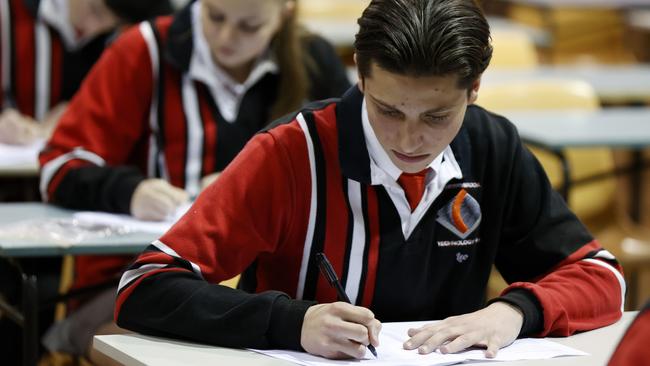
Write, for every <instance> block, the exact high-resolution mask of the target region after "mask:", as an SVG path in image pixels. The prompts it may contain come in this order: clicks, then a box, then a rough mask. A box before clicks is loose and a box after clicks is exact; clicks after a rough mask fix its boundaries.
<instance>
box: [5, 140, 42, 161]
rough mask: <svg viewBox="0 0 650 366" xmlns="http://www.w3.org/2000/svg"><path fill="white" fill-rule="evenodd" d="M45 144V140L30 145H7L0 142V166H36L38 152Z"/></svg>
mask: <svg viewBox="0 0 650 366" xmlns="http://www.w3.org/2000/svg"><path fill="white" fill-rule="evenodd" d="M43 146H45V140H38V141H36V142H34V143H32V144H30V145H8V144H3V143H0V167H13V166H19V165H34V166H36V167H37V166H38V154H39V153H40V151H41V150H42V149H43Z"/></svg>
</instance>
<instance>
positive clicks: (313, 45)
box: [300, 30, 338, 61]
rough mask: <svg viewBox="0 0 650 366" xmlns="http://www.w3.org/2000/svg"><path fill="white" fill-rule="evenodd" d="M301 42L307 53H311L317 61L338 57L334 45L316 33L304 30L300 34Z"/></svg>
mask: <svg viewBox="0 0 650 366" xmlns="http://www.w3.org/2000/svg"><path fill="white" fill-rule="evenodd" d="M300 43H301V45H302V47H303V49H304V50H305V51H306V52H307V54H309V55H310V56H311V57H312V58H313V59H314V60H315V61H320V60H323V59H331V58H335V57H338V56H337V54H336V50H335V49H334V46H333V45H332V44H331V43H329V42H328V41H327V40H326V39H325V38H323V37H321V36H319V35H317V34H315V33H311V32H308V31H306V30H302V31H301V34H300Z"/></svg>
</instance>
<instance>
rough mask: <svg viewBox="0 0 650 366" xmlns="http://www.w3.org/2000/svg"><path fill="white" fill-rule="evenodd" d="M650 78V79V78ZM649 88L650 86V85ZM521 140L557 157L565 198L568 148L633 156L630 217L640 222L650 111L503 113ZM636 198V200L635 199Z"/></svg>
mask: <svg viewBox="0 0 650 366" xmlns="http://www.w3.org/2000/svg"><path fill="white" fill-rule="evenodd" d="M649 76H650V75H649ZM648 86H649V87H650V84H649V85H648ZM501 114H503V115H504V116H505V117H507V118H508V119H509V120H510V121H512V122H513V123H514V124H515V125H516V126H517V129H518V130H519V135H520V136H521V137H522V139H523V140H524V141H525V142H527V143H529V144H531V145H534V146H538V147H541V148H544V149H547V150H550V151H552V152H554V153H556V154H557V155H558V157H559V158H560V160H561V161H562V165H563V188H562V191H561V193H562V195H563V196H564V197H565V198H567V197H568V194H569V190H570V188H571V184H572V182H571V179H570V177H571V174H570V169H571V167H570V166H569V164H568V163H567V161H566V158H565V156H564V155H563V154H562V149H564V148H567V147H609V148H619V149H628V150H631V151H632V152H633V163H632V166H631V167H630V168H631V171H632V190H631V195H632V197H633V199H632V200H631V204H632V207H631V216H632V218H633V219H634V220H635V221H637V222H638V221H639V218H640V211H641V207H640V199H638V198H640V197H641V172H642V170H643V167H644V162H643V159H642V154H641V152H642V149H643V148H647V147H650V108H606V109H601V110H597V111H593V112H591V111H509V112H508V111H506V112H504V111H501ZM635 198H637V199H635Z"/></svg>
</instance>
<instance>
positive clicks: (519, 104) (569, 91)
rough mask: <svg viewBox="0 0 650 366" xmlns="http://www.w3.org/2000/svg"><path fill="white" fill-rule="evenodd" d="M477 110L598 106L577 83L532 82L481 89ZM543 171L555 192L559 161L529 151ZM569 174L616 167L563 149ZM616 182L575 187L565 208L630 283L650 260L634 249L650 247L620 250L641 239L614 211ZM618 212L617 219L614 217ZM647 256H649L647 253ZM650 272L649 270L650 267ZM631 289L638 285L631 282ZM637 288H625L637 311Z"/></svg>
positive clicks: (494, 287) (598, 156)
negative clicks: (610, 255) (613, 258)
mask: <svg viewBox="0 0 650 366" xmlns="http://www.w3.org/2000/svg"><path fill="white" fill-rule="evenodd" d="M477 104H479V105H482V106H484V107H486V108H487V109H489V110H491V111H494V112H496V113H498V112H499V111H505V110H543V109H556V110H557V109H564V110H571V109H573V110H576V109H579V110H587V111H588V110H596V109H598V108H599V102H598V98H597V95H596V93H595V92H594V90H593V88H592V87H591V86H590V85H589V84H587V83H585V82H583V81H579V80H535V81H515V82H508V83H502V84H495V85H489V86H485V87H483V88H482V89H481V90H480V91H479V98H478V101H477ZM531 151H532V152H533V153H534V154H535V156H536V157H537V158H538V160H539V161H540V163H541V164H542V166H543V167H544V169H545V171H546V173H547V175H548V176H549V179H550V181H551V184H552V185H553V186H554V187H555V188H556V189H557V188H558V187H559V186H560V185H561V184H562V183H563V179H562V176H563V175H562V166H561V163H560V160H559V158H558V157H557V156H556V155H555V154H553V153H551V152H549V151H546V150H542V149H537V148H531ZM563 153H564V154H565V156H566V158H567V161H568V163H569V166H570V169H571V180H572V181H578V180H581V179H584V178H587V177H590V176H593V175H596V174H600V173H606V172H610V171H612V170H613V169H614V168H615V166H616V164H615V161H614V155H613V152H612V151H611V149H609V148H580V149H576V148H574V149H564V151H563ZM617 192H618V185H617V178H616V177H615V176H611V177H607V178H603V179H599V180H596V181H591V182H588V183H581V184H579V185H573V186H572V188H571V191H570V192H569V199H568V203H569V206H570V207H571V209H572V210H573V211H574V212H575V213H576V215H577V216H578V217H579V218H580V219H581V220H582V221H583V222H584V223H585V224H586V225H587V227H589V229H590V230H591V231H592V233H593V234H594V235H595V236H596V238H597V239H599V241H600V242H601V244H602V245H603V246H604V247H606V248H607V249H608V250H609V251H610V252H612V253H614V255H616V256H617V258H618V259H619V261H620V262H621V263H622V265H623V266H624V267H625V269H626V271H627V272H628V273H627V274H628V278H630V279H633V278H635V277H636V274H637V273H636V272H637V271H638V270H640V269H642V267H643V265H650V254H647V253H646V254H643V253H645V251H644V250H639V249H638V245H646V246H648V248H650V243H647V242H646V241H643V240H637V241H636V242H635V243H637V244H638V245H637V246H635V248H634V249H635V250H634V252H632V251H631V250H630V248H631V247H630V246H629V245H628V246H627V247H626V246H623V245H622V244H623V242H624V239H625V238H629V237H637V238H645V239H646V240H647V239H650V235H649V236H643V234H641V231H640V229H637V228H635V227H634V225H631V224H630V223H629V220H628V219H627V218H626V217H625V215H624V214H623V213H622V208H621V207H619V206H617V205H616V203H617ZM617 211H619V212H618V214H617ZM648 253H650V250H648ZM649 268H650V266H649ZM504 284H505V283H504V282H501V283H499V281H498V279H492V280H491V282H490V286H491V290H490V294H491V295H493V294H494V291H498V289H499V288H501V286H503V285H504ZM631 285H634V286H635V285H636V284H635V283H634V281H632V283H631ZM636 292H637V289H636V288H629V290H628V293H629V294H630V299H631V300H632V302H633V303H631V304H629V306H631V307H635V306H637V305H638V304H637V303H636V302H635V301H636V295H635V294H636Z"/></svg>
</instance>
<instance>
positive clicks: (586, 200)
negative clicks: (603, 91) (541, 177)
mask: <svg viewBox="0 0 650 366" xmlns="http://www.w3.org/2000/svg"><path fill="white" fill-rule="evenodd" d="M477 104H479V105H482V106H483V107H485V108H487V109H489V110H491V111H494V112H495V113H499V112H500V111H506V110H544V109H547V110H549V109H580V110H596V109H598V108H599V102H598V97H597V95H596V93H595V92H594V90H593V88H592V87H591V85H589V84H587V83H585V82H583V81H579V80H528V81H514V82H507V83H501V84H494V85H486V86H483V87H482V88H481V90H480V91H479V98H478V100H477ZM531 151H533V153H534V154H535V156H536V157H537V158H538V159H539V161H540V163H541V164H542V166H543V167H544V169H545V171H546V173H547V174H548V176H549V179H550V181H551V183H552V184H553V186H554V187H555V188H558V187H559V186H560V184H562V167H561V164H560V161H559V158H558V157H557V156H555V155H554V154H552V153H549V152H548V151H545V150H542V149H536V148H531ZM564 153H565V154H566V155H565V156H566V158H567V161H568V162H569V166H570V169H571V179H572V180H576V179H581V178H585V177H588V176H592V175H594V174H597V173H602V172H607V171H611V170H612V169H613V168H614V165H615V164H614V157H613V154H612V151H611V150H610V149H607V148H582V149H577V148H573V149H565V151H564ZM615 192H616V178H615V177H611V178H607V179H602V180H598V181H594V182H590V183H586V184H580V185H577V186H576V185H573V186H572V188H571V192H569V206H570V207H571V209H572V210H573V211H574V212H575V213H576V214H577V215H578V217H580V218H581V219H582V220H583V221H588V220H589V219H590V218H592V217H595V216H597V215H599V214H602V213H603V212H604V211H605V210H608V209H610V208H611V204H612V202H613V199H614V196H615Z"/></svg>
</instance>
